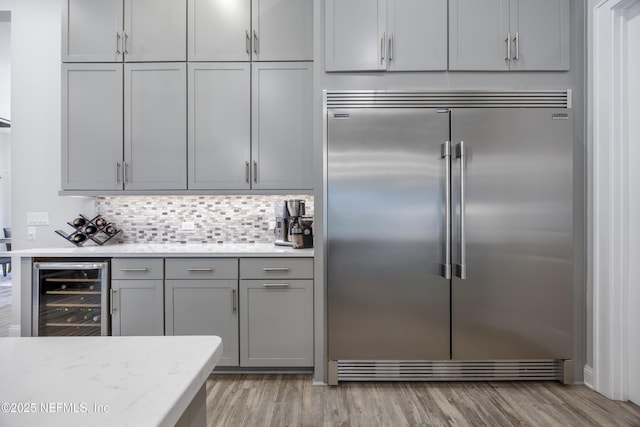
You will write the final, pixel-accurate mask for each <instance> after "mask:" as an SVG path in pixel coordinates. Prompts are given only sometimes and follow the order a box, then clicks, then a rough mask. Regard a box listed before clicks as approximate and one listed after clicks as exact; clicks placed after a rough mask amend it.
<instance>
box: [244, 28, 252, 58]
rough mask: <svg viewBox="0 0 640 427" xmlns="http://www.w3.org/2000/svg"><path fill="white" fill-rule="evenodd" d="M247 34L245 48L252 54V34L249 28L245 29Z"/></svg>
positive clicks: (245, 34)
mask: <svg viewBox="0 0 640 427" xmlns="http://www.w3.org/2000/svg"><path fill="white" fill-rule="evenodd" d="M244 36H245V42H244V45H245V49H246V51H247V55H249V56H251V36H250V35H249V30H245V31H244Z"/></svg>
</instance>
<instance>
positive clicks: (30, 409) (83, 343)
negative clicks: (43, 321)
mask: <svg viewBox="0 0 640 427" xmlns="http://www.w3.org/2000/svg"><path fill="white" fill-rule="evenodd" d="M221 354H222V344H221V340H220V338H219V337H216V336H170V337H83V338H78V337H35V338H0V384H1V386H0V403H1V404H2V410H1V411H0V425H2V426H5V425H6V426H14V427H17V426H36V425H41V426H42V425H46V426H81V425H82V426H84V425H92V426H137V427H143V426H174V425H175V424H176V422H177V421H178V420H179V419H180V417H181V416H182V414H183V413H184V412H185V410H186V409H187V408H189V411H193V410H194V409H195V408H196V407H198V406H203V405H204V396H203V395H204V383H205V381H206V379H207V377H208V376H209V374H210V373H211V371H212V370H213V368H214V367H215V366H216V364H217V363H218V361H219V359H220V356H221ZM199 410H200V411H202V410H203V408H199ZM199 416H200V417H201V418H203V417H204V412H202V413H201V414H200V415H199Z"/></svg>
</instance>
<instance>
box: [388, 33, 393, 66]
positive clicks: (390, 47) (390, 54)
mask: <svg viewBox="0 0 640 427" xmlns="http://www.w3.org/2000/svg"><path fill="white" fill-rule="evenodd" d="M389 61H393V33H391V34H389Z"/></svg>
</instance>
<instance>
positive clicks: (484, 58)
mask: <svg viewBox="0 0 640 427" xmlns="http://www.w3.org/2000/svg"><path fill="white" fill-rule="evenodd" d="M508 36H509V0H485V1H478V0H450V1H449V69H450V70H497V71H499V70H508V69H509V59H508V55H507V50H508V47H509V45H510V43H511V40H510V39H509V37H508Z"/></svg>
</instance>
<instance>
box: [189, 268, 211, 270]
mask: <svg viewBox="0 0 640 427" xmlns="http://www.w3.org/2000/svg"><path fill="white" fill-rule="evenodd" d="M187 271H213V268H187Z"/></svg>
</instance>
